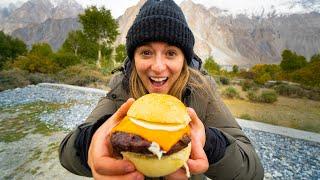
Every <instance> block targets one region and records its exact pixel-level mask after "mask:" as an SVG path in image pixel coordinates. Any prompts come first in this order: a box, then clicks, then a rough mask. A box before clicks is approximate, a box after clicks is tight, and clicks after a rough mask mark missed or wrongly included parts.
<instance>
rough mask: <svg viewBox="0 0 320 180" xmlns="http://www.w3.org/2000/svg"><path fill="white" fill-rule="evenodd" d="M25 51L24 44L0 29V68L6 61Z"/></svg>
mask: <svg viewBox="0 0 320 180" xmlns="http://www.w3.org/2000/svg"><path fill="white" fill-rule="evenodd" d="M25 53H27V46H26V44H25V43H24V42H23V41H21V40H19V39H17V38H12V37H11V36H9V35H6V34H4V32H3V31H0V69H2V67H3V65H4V64H5V63H6V62H7V61H8V60H12V59H15V58H16V57H18V56H19V55H23V54H25Z"/></svg>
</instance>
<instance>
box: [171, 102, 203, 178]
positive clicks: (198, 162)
mask: <svg viewBox="0 0 320 180" xmlns="http://www.w3.org/2000/svg"><path fill="white" fill-rule="evenodd" d="M188 113H189V116H190V118H191V122H190V127H191V155H190V158H189V160H188V161H187V164H188V167H189V171H190V173H191V174H201V173H204V172H206V171H207V170H208V168H209V162H208V159H207V156H206V153H205V152H204V150H203V147H204V144H205V142H206V134H205V129H204V126H203V123H202V122H201V120H200V119H199V118H198V116H197V114H196V112H195V111H194V110H193V109H192V108H188ZM166 179H187V176H186V171H185V170H184V169H183V168H180V169H178V170H177V171H176V172H174V173H172V174H169V175H168V176H166Z"/></svg>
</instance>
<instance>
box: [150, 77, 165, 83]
mask: <svg viewBox="0 0 320 180" xmlns="http://www.w3.org/2000/svg"><path fill="white" fill-rule="evenodd" d="M150 78H151V79H152V80H153V81H156V82H161V81H164V80H166V79H167V78H166V77H164V78H155V77H150Z"/></svg>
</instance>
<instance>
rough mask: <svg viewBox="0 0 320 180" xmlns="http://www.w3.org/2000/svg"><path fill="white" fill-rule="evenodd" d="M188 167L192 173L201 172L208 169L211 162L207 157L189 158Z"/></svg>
mask: <svg viewBox="0 0 320 180" xmlns="http://www.w3.org/2000/svg"><path fill="white" fill-rule="evenodd" d="M187 163H188V167H189V170H190V173H191V174H201V173H204V172H206V171H207V170H208V168H209V163H208V160H207V158H205V159H188V162H187Z"/></svg>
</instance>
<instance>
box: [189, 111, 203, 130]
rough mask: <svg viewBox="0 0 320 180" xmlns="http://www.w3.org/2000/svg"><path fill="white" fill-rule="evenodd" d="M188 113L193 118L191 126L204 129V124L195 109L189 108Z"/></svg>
mask: <svg viewBox="0 0 320 180" xmlns="http://www.w3.org/2000/svg"><path fill="white" fill-rule="evenodd" d="M187 111H188V114H189V116H190V118H191V122H190V125H191V126H195V127H203V124H202V122H201V120H200V119H199V118H198V115H197V113H196V112H195V111H194V109H192V108H189V107H188V109H187Z"/></svg>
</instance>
